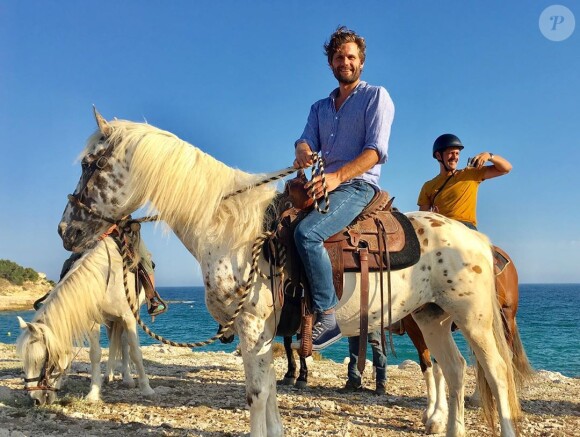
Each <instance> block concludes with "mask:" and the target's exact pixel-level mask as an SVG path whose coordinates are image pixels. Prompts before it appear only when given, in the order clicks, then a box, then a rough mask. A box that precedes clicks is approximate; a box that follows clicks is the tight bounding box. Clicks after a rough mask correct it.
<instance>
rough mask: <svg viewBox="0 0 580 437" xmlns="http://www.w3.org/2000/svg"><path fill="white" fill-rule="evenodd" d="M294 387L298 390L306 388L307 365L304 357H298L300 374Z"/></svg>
mask: <svg viewBox="0 0 580 437" xmlns="http://www.w3.org/2000/svg"><path fill="white" fill-rule="evenodd" d="M294 386H295V387H296V388H299V389H303V388H306V387H307V386H308V365H307V364H306V358H304V357H300V373H299V375H298V379H297V380H296V384H295V385H294Z"/></svg>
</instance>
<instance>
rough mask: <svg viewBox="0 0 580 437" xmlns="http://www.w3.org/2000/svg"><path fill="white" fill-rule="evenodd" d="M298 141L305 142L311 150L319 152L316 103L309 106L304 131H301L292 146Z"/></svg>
mask: <svg viewBox="0 0 580 437" xmlns="http://www.w3.org/2000/svg"><path fill="white" fill-rule="evenodd" d="M299 143H306V144H308V145H309V146H310V148H311V149H312V151H313V152H320V134H319V129H318V108H317V104H316V103H315V104H314V105H312V106H311V107H310V114H308V121H307V122H306V127H305V128H304V132H302V135H301V136H300V139H298V140H296V142H295V143H294V147H296V146H297V145H298V144H299Z"/></svg>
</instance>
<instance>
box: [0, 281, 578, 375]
mask: <svg viewBox="0 0 580 437" xmlns="http://www.w3.org/2000/svg"><path fill="white" fill-rule="evenodd" d="M158 291H159V293H160V295H161V296H162V297H163V299H165V300H166V301H167V302H168V303H169V311H168V312H167V313H165V314H163V315H161V316H159V317H157V319H156V320H155V323H153V324H150V323H149V321H150V318H149V317H148V316H147V313H146V310H145V309H144V308H143V309H142V313H141V314H142V317H143V320H144V321H146V323H147V324H148V325H149V327H150V328H151V329H152V330H153V331H155V332H157V333H158V334H160V335H162V336H164V337H167V338H169V339H171V340H174V341H179V342H196V341H201V340H206V339H207V338H209V337H211V336H212V335H214V334H215V332H216V330H217V323H216V322H215V321H214V320H213V319H212V317H211V316H210V315H209V314H208V312H207V309H206V307H205V301H204V290H203V287H159V289H158ZM578 308H580V284H520V304H519V309H518V315H517V322H518V326H519V329H520V335H521V338H522V342H523V344H524V347H525V349H526V352H527V354H528V358H529V360H530V362H531V363H532V366H533V367H534V368H535V369H537V370H539V369H544V370H551V371H556V372H561V373H562V374H564V375H566V376H570V377H576V378H578V377H580V348H579V347H578V345H579V343H578V336H579V334H580V322H579V318H578ZM33 314H34V313H33V311H9V312H0V343H8V344H13V343H15V342H16V338H17V337H18V334H19V331H20V329H19V327H18V322H17V320H16V316H21V317H22V318H23V319H24V320H26V321H30V320H31V319H32V316H33ZM103 331H104V330H103ZM454 336H455V339H456V341H457V343H458V345H459V348H460V350H461V351H462V353H463V354H464V356H465V358H466V360H467V361H468V362H471V357H470V354H469V352H468V348H467V347H466V344H465V341H464V340H463V337H462V336H461V333H460V332H456V333H455V334H454ZM102 337H103V338H102V342H103V344H104V345H107V339H106V336H105V335H104V333H103V335H102ZM140 337H141V344H143V345H149V344H154V343H156V341H155V340H153V339H152V338H150V337H148V336H147V335H146V334H145V333H144V332H143V331H141V330H140ZM278 340H280V342H281V339H278ZM394 343H395V352H396V354H397V356H396V357H395V356H393V355H389V356H388V362H389V364H398V363H400V362H402V361H404V360H407V359H410V360H415V361H416V360H417V353H416V350H415V348H414V346H413V344H412V343H411V341H410V340H409V337H407V336H406V335H404V336H394ZM235 347H236V341H234V342H233V343H231V344H229V345H223V344H221V343H219V342H216V343H213V344H211V345H209V346H206V347H204V348H201V349H199V350H200V351H203V350H207V351H226V352H231V351H233V350H234V349H235ZM368 349H369V359H371V355H370V348H368ZM322 355H323V357H324V358H327V359H330V360H333V361H336V362H342V361H343V360H344V358H345V357H346V356H348V342H347V340H346V339H344V338H343V339H341V340H340V341H339V342H337V343H335V344H333V345H332V346H329V347H328V348H326V349H324V350H323V351H322Z"/></svg>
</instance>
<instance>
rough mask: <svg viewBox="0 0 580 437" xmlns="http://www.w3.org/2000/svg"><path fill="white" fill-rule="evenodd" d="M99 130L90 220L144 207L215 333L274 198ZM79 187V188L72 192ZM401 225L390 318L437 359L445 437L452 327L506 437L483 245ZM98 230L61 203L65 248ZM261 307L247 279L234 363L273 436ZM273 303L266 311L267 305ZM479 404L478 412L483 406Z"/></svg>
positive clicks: (196, 157) (257, 432)
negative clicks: (444, 392)
mask: <svg viewBox="0 0 580 437" xmlns="http://www.w3.org/2000/svg"><path fill="white" fill-rule="evenodd" d="M99 121H100V130H101V132H106V133H107V138H105V139H104V138H103V135H101V133H97V134H96V135H94V136H93V137H91V140H90V142H89V145H88V146H87V148H86V150H85V153H86V154H87V156H90V154H93V155H94V154H98V153H99V150H103V149H104V148H106V147H107V141H111V142H113V143H115V152H114V156H113V158H111V159H110V160H109V165H108V166H107V167H106V168H105V169H103V171H102V172H101V174H100V175H99V176H98V177H99V182H100V183H98V184H97V183H95V184H93V185H92V186H91V187H88V189H86V191H85V198H86V201H87V202H89V204H90V206H91V207H92V208H93V209H95V210H96V211H98V212H100V213H101V214H103V215H109V216H112V217H114V218H120V217H121V216H123V215H125V214H128V213H130V212H132V211H133V210H134V209H135V208H137V207H139V206H141V205H143V204H145V203H147V202H150V204H151V206H152V208H153V209H155V210H157V211H158V212H159V213H160V214H161V216H162V219H164V220H165V221H166V222H167V223H168V224H169V226H170V227H171V228H172V229H173V230H174V231H175V233H176V234H177V235H178V237H179V238H180V239H181V241H182V242H183V243H184V245H185V246H186V247H187V248H188V249H189V250H190V252H191V253H192V254H193V255H194V256H195V257H196V258H197V259H198V261H199V262H200V265H201V269H202V272H203V276H204V282H205V288H206V303H207V306H208V309H209V311H210V313H211V314H212V316H213V317H214V318H215V319H216V320H217V321H218V322H220V323H221V324H225V323H226V322H228V321H229V319H230V317H231V314H232V313H233V310H234V308H235V307H236V305H237V302H238V299H239V292H240V285H241V284H242V283H243V280H244V278H245V275H246V274H247V272H248V270H249V262H250V246H251V244H252V243H253V239H254V238H256V237H257V236H258V235H259V233H260V231H261V226H262V222H263V221H264V211H265V209H266V206H267V205H268V203H269V202H270V201H271V200H272V198H273V196H274V194H275V193H274V190H273V189H272V188H268V187H257V188H254V189H252V190H250V191H248V192H245V193H243V194H240V195H238V196H235V197H232V198H229V199H227V200H224V196H225V195H227V194H228V193H230V192H232V191H235V190H236V189H238V188H241V187H243V186H245V185H248V184H251V183H254V182H255V181H256V180H258V179H259V178H260V177H259V176H252V175H248V174H245V173H243V172H240V171H239V170H234V169H231V168H229V167H227V166H225V165H224V164H222V163H219V162H218V161H216V160H215V159H214V158H212V157H210V156H208V155H206V154H204V153H203V152H201V151H199V149H197V148H195V147H192V146H190V145H188V144H187V143H184V142H183V141H181V140H179V139H177V138H176V137H174V136H173V135H171V134H169V133H167V132H163V131H160V130H158V129H156V128H154V127H152V126H148V125H144V124H138V123H131V122H127V121H120V120H115V121H112V122H110V123H106V122H104V120H102V119H101V120H99ZM127 157H130V158H127ZM120 187H122V189H121V188H120ZM84 188H85V187H84V186H82V185H81V182H79V186H78V187H77V190H76V193H78V192H80V191H81V190H83V189H84ZM113 193H114V199H112V197H113ZM104 199H109V201H105V200H104ZM408 216H409V217H410V219H411V220H412V222H413V226H414V228H415V230H416V232H417V234H418V236H419V240H420V243H421V251H422V256H421V259H420V261H419V263H418V264H417V265H415V266H413V267H410V268H408V269H405V270H401V271H399V272H396V273H394V274H393V287H392V289H393V307H392V314H393V321H396V320H398V319H400V318H402V317H403V316H405V315H406V314H409V313H413V314H414V317H415V319H416V320H417V322H418V324H419V326H420V328H421V330H422V331H423V333H424V335H425V339H426V341H427V345H428V346H429V348H430V349H431V350H432V351H433V353H434V355H436V356H437V357H438V359H439V362H440V364H441V366H442V369H443V372H444V374H445V377H446V379H447V381H448V384H449V394H450V411H449V422H448V424H447V434H448V435H453V436H461V435H464V434H465V429H464V419H463V376H464V372H465V361H464V360H463V358H462V357H461V355H460V353H459V351H458V350H457V346H456V345H455V343H454V341H453V338H452V337H451V333H450V329H449V327H450V324H451V319H453V320H454V321H455V322H456V323H457V325H458V326H459V327H460V328H461V329H462V332H463V333H464V335H465V336H466V338H467V340H468V342H469V343H470V345H471V347H472V348H473V350H474V352H475V354H476V356H477V359H478V361H479V363H480V364H481V366H482V367H483V370H484V371H485V375H486V378H487V381H488V382H489V384H490V386H491V391H492V393H493V395H494V397H495V400H496V402H497V405H498V411H499V415H500V423H501V429H502V435H505V436H511V435H514V434H515V432H514V426H513V419H515V418H516V417H517V415H518V414H519V403H518V401H517V397H516V394H515V392H514V385H513V374H512V369H511V367H510V366H508V365H507V364H506V363H509V360H507V359H506V354H507V352H506V351H507V345H506V344H505V339H504V338H503V331H502V329H503V328H502V326H501V319H500V315H499V309H498V305H497V301H496V297H495V291H494V285H493V270H492V260H491V251H490V246H489V241H488V240H487V238H485V237H484V236H483V235H482V234H479V233H477V232H473V231H471V230H469V229H467V228H466V227H465V226H463V225H461V224H459V223H456V222H453V221H452V220H449V219H446V218H444V217H442V216H440V215H437V214H434V213H428V212H416V213H410V214H408ZM106 226H107V224H106V223H104V222H102V221H100V220H98V219H97V218H96V217H95V216H90V215H88V214H86V213H84V212H83V211H82V210H80V209H79V208H78V207H77V206H76V205H74V204H71V203H69V204H68V205H67V207H66V209H65V211H64V213H63V219H62V221H61V224H60V233H61V236H62V238H63V241H64V244H65V246H68V247H74V246H79V245H83V244H86V243H88V242H91V241H92V240H94V238H95V236H96V235H98V232H99V231H104V229H105V228H106ZM358 281H359V280H358V276H357V275H354V274H349V275H347V276H346V278H345V287H344V296H343V299H342V301H341V303H340V305H339V307H338V309H337V317H338V320H339V324H340V327H341V329H342V330H343V332H344V333H345V334H346V335H355V334H357V333H358V313H359V311H358V302H359V291H358ZM377 284H378V280H377V276H376V274H375V275H372V278H371V293H372V294H371V298H370V302H371V312H370V314H371V316H370V321H371V327H370V329H376V328H377V327H378V326H379V317H378V314H380V311H379V310H380V309H379V297H378V294H377V290H378V285H377ZM385 301H386V299H385ZM432 303H435V304H436V305H433V304H432ZM273 304H274V302H273V298H272V293H271V291H270V290H269V284H268V283H266V282H265V281H263V280H258V281H257V282H256V284H255V285H254V286H253V288H252V293H251V294H250V295H249V296H248V299H247V301H246V302H245V304H244V307H243V312H242V313H241V314H240V315H239V317H238V318H237V319H236V321H235V324H234V329H235V331H236V332H237V334H238V335H239V338H240V346H241V352H242V356H243V361H244V369H245V375H246V396H247V401H248V404H249V405H250V428H251V434H252V435H253V436H279V435H282V434H283V427H282V421H281V418H280V414H279V411H278V407H277V401H276V378H275V373H274V368H273V365H272V351H271V339H272V338H273V335H274V331H275V326H274V317H273V314H274V312H273V310H274V305H273ZM275 305H276V308H278V303H277V302H275ZM385 314H386V308H385ZM496 331H497V332H500V333H501V335H497V332H496ZM484 407H485V408H487V409H488V410H489V408H490V405H489V404H488V405H484Z"/></svg>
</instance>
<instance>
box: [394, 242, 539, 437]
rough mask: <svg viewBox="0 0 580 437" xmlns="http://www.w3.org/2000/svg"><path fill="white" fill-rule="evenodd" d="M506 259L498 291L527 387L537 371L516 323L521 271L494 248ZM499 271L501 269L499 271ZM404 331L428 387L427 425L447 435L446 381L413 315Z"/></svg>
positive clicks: (506, 331) (406, 319)
mask: <svg viewBox="0 0 580 437" xmlns="http://www.w3.org/2000/svg"><path fill="white" fill-rule="evenodd" d="M494 250H495V251H497V252H499V253H500V254H501V255H502V256H503V257H504V258H505V259H506V260H507V264H506V265H505V268H503V269H502V270H501V274H500V272H499V271H498V272H496V275H497V276H496V281H495V285H496V292H497V297H498V301H499V304H500V306H501V312H502V316H503V322H504V334H505V337H506V340H507V342H508V345H509V347H510V349H511V351H512V363H513V365H514V367H515V370H516V372H515V377H516V384H517V385H518V386H521V385H523V383H524V382H525V381H527V380H528V379H529V378H530V377H531V376H532V375H533V369H532V367H531V365H530V362H529V361H528V357H527V355H526V352H525V351H524V349H523V348H522V343H521V339H520V333H519V329H518V325H517V321H516V314H517V312H518V296H519V291H518V272H517V270H516V267H515V265H514V263H513V261H512V259H511V258H510V257H509V255H508V254H507V253H505V252H504V251H503V250H502V249H500V248H499V247H497V246H496V247H494ZM498 270H499V269H498ZM401 323H402V325H403V331H404V332H406V333H407V335H408V336H409V338H410V339H411V341H412V342H413V344H414V346H415V348H416V349H417V354H418V355H419V365H420V366H421V372H423V378H424V379H425V384H426V386H427V408H426V409H425V410H424V411H423V418H422V420H423V423H424V424H425V430H426V432H427V433H428V434H438V433H440V432H443V430H444V429H445V425H446V423H447V411H448V405H447V397H446V394H445V380H444V378H443V375H442V373H441V369H440V368H439V366H438V365H437V362H432V361H431V354H430V352H429V348H428V347H427V345H426V344H425V340H424V338H423V334H422V333H421V330H420V329H419V326H417V323H415V320H413V317H412V316H411V315H408V316H406V317H404V318H403V319H402V320H401ZM478 397H479V394H478V392H477V390H476V391H475V393H474V394H473V396H472V399H471V400H472V402H475V403H476V402H477V401H478Z"/></svg>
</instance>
